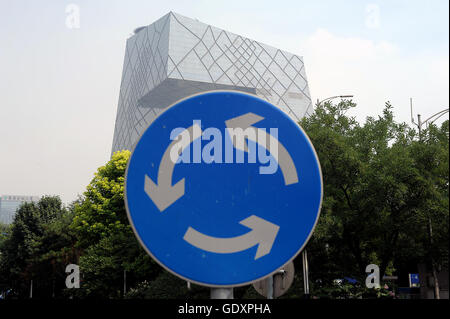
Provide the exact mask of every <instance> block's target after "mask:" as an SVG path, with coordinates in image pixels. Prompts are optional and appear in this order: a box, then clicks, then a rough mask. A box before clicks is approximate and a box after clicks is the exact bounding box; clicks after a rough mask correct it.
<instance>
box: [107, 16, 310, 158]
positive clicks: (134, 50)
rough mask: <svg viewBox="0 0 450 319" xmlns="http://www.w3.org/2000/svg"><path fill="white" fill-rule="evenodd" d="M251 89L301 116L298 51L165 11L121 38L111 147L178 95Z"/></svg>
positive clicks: (306, 106) (131, 138) (123, 144)
mask: <svg viewBox="0 0 450 319" xmlns="http://www.w3.org/2000/svg"><path fill="white" fill-rule="evenodd" d="M214 89H227V90H239V91H244V92H248V93H253V94H255V95H257V96H259V97H261V98H263V99H265V100H267V101H269V102H271V103H273V104H275V105H277V106H278V107H279V108H280V109H282V110H283V111H285V112H286V113H287V114H289V115H290V116H291V117H292V118H294V119H295V120H300V119H301V118H302V117H303V116H306V115H308V114H309V112H310V111H311V110H312V104H311V97H310V94H309V88H308V82H307V79H306V73H305V68H304V64H303V60H302V58H301V57H299V56H297V55H294V54H291V53H288V52H285V51H282V50H279V49H276V48H273V47H271V46H268V45H265V44H262V43H259V42H257V41H254V40H250V39H248V38H245V37H242V36H240V35H236V34H234V33H231V32H227V31H224V30H222V29H219V28H216V27H213V26H210V25H207V24H204V23H201V22H199V21H196V20H193V19H190V18H187V17H184V16H181V15H179V14H176V13H173V12H170V13H168V14H167V15H165V16H164V17H162V18H160V19H159V20H157V21H156V22H154V23H152V24H151V25H149V26H147V27H142V28H139V29H138V30H137V32H135V34H134V35H133V36H132V37H130V38H129V39H128V40H127V45H126V53H125V60H124V66H123V74H122V81H121V87H120V95H119V106H118V110H117V117H116V124H115V130H114V138H113V146H112V152H115V151H117V150H122V149H132V148H133V146H134V144H135V143H136V142H137V140H138V138H139V136H140V135H141V134H142V133H143V131H144V130H145V129H146V128H147V126H148V125H149V124H150V123H151V121H152V120H153V119H154V118H155V117H156V116H157V115H158V114H159V113H160V112H162V111H163V110H164V109H165V108H166V107H168V106H169V105H171V104H173V103H174V102H176V101H177V100H179V99H181V98H183V97H186V96H189V95H192V94H195V93H199V92H202V91H209V90H214Z"/></svg>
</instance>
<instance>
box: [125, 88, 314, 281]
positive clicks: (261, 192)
mask: <svg viewBox="0 0 450 319" xmlns="http://www.w3.org/2000/svg"><path fill="white" fill-rule="evenodd" d="M321 201H322V175H321V171H320V164H319V161H318V158H317V155H316V153H315V150H314V148H313V146H312V144H311V142H310V141H309V139H308V137H307V136H306V134H305V133H304V132H303V131H302V129H301V128H300V126H299V125H298V124H297V123H295V122H294V121H293V120H292V119H290V118H289V117H288V116H287V115H286V114H285V113H283V112H282V111H281V110H279V109H278V108H277V107H275V106H273V105H272V104H270V103H268V102H266V101H264V100H261V99H259V98H257V97H256V96H253V95H249V94H245V93H239V92H236V91H211V92H207V93H202V94H198V95H194V96H191V97H189V98H186V99H184V100H181V101H179V102H177V103H175V104H174V105H172V106H171V107H169V108H168V109H167V110H166V111H165V112H163V113H162V114H161V115H160V116H158V117H157V118H156V119H155V120H154V121H153V122H152V123H151V124H150V126H149V127H148V128H147V129H146V131H145V132H144V134H143V135H142V136H141V138H140V140H139V141H138V143H137V144H136V146H135V148H134V150H133V153H132V155H131V157H130V160H129V163H128V168H127V172H126V179H125V203H126V208H127V213H128V218H129V220H130V223H131V225H132V227H133V230H134V232H135V234H136V236H137V238H138V239H139V241H140V243H141V245H142V246H143V247H144V249H145V250H146V251H147V252H148V253H149V254H150V255H151V256H152V257H153V258H154V259H155V260H156V261H157V262H158V263H159V264H160V265H162V266H163V267H164V268H166V269H167V270H168V271H170V272H172V273H173V274H175V275H177V276H179V277H181V278H182V279H185V280H187V281H190V282H194V283H197V284H201V285H206V286H211V287H232V286H240V285H245V284H249V283H252V282H255V281H257V280H260V279H261V278H263V277H266V276H268V275H270V274H272V273H274V272H276V271H277V270H278V269H279V268H281V267H282V266H283V265H285V264H286V263H288V262H289V261H291V260H292V259H293V258H295V256H296V255H297V254H298V253H299V252H300V251H301V250H302V249H303V247H304V246H305V245H306V243H307V241H308V240H309V238H310V236H311V234H312V232H313V230H314V227H315V225H316V223H317V220H318V217H319V212H320V206H321Z"/></svg>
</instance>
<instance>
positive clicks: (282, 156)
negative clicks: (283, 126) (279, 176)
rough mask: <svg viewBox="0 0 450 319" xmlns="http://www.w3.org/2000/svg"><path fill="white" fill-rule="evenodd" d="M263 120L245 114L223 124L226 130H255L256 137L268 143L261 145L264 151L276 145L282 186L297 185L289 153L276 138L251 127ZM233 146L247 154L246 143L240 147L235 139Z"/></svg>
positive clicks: (253, 115)
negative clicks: (281, 174) (282, 181)
mask: <svg viewBox="0 0 450 319" xmlns="http://www.w3.org/2000/svg"><path fill="white" fill-rule="evenodd" d="M263 119H264V118H263V117H261V116H259V115H256V114H254V113H246V114H244V115H241V116H238V117H235V118H232V119H229V120H227V121H225V124H226V126H227V129H235V128H241V129H243V130H245V129H247V128H249V127H252V128H255V129H257V132H258V135H257V136H261V137H262V138H263V140H265V141H267V140H269V141H270V142H269V143H267V145H263V144H261V145H263V146H264V147H266V149H267V150H268V151H269V152H270V145H272V143H273V144H274V145H277V147H278V159H277V160H278V164H279V165H280V168H281V172H282V173H283V177H284V184H285V185H291V184H295V183H298V174H297V169H296V168H295V165H294V161H293V160H292V157H291V155H289V152H288V151H287V150H286V148H285V147H284V146H283V144H281V143H280V141H278V140H277V139H276V138H274V137H273V136H272V135H270V134H267V132H266V131H264V130H261V129H260V128H256V127H254V126H252V125H253V124H255V123H257V122H259V121H262V120H263ZM230 136H231V134H230ZM256 142H257V143H260V139H259V138H257V141H256ZM233 145H234V147H235V148H237V149H240V150H242V151H245V152H248V147H247V143H246V142H245V141H244V143H242V144H241V145H239V143H238V142H237V140H236V139H233ZM242 145H243V147H242Z"/></svg>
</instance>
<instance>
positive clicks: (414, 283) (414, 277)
mask: <svg viewBox="0 0 450 319" xmlns="http://www.w3.org/2000/svg"><path fill="white" fill-rule="evenodd" d="M409 287H411V288H412V287H420V280H419V274H409Z"/></svg>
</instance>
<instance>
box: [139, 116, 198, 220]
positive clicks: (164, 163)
mask: <svg viewBox="0 0 450 319" xmlns="http://www.w3.org/2000/svg"><path fill="white" fill-rule="evenodd" d="M185 131H188V133H189V137H190V139H189V140H187V139H183V138H182V139H181V141H180V142H179V141H177V140H174V141H172V143H170V145H169V147H167V149H166V151H165V152H164V155H163V157H162V159H161V162H160V163H159V169H158V185H157V184H155V183H154V182H153V181H152V180H151V178H150V177H148V176H147V175H145V184H144V190H145V192H146V193H147V195H148V196H149V197H150V198H151V200H152V201H153V202H154V203H155V205H156V206H157V207H158V209H159V210H160V211H161V212H162V211H163V210H165V209H166V208H167V207H169V206H170V205H172V204H173V203H174V202H175V201H176V200H177V199H179V198H180V197H181V196H183V195H184V178H183V179H182V180H180V181H179V182H178V183H176V184H175V185H174V186H172V175H173V170H174V168H175V163H174V162H173V161H172V159H171V158H170V150H171V149H172V147H174V146H175V144H178V145H179V146H180V151H182V150H184V149H185V148H186V147H188V146H189V144H190V143H192V142H193V141H194V140H196V139H197V138H199V137H200V136H202V129H201V128H200V126H199V125H197V124H194V125H192V126H191V127H189V128H187V129H186V130H185ZM183 132H184V131H183ZM183 132H182V133H180V135H181V134H183Z"/></svg>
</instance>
